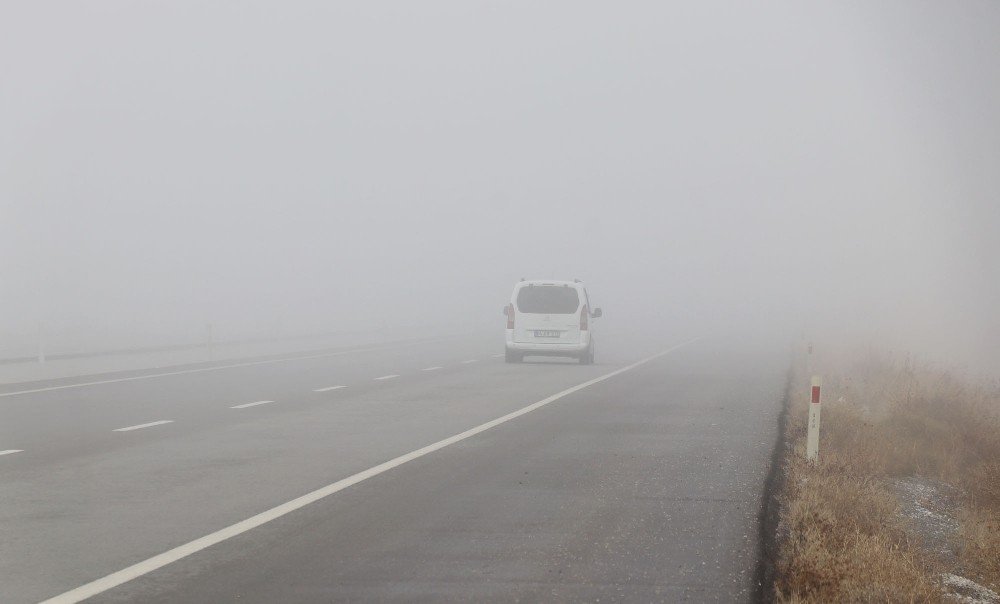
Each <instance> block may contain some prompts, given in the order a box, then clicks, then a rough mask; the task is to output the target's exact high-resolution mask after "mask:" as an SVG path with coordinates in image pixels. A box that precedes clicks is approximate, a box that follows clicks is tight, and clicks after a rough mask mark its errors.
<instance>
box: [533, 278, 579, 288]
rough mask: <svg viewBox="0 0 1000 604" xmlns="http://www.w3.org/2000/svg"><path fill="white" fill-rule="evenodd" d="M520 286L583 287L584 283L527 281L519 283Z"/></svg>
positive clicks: (545, 280) (553, 280) (551, 280)
mask: <svg viewBox="0 0 1000 604" xmlns="http://www.w3.org/2000/svg"><path fill="white" fill-rule="evenodd" d="M518 285H520V286H526V285H564V286H567V287H576V286H580V287H583V281H560V280H558V279H526V280H523V281H521V282H519V283H518Z"/></svg>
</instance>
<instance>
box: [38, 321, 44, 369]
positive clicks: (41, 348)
mask: <svg viewBox="0 0 1000 604" xmlns="http://www.w3.org/2000/svg"><path fill="white" fill-rule="evenodd" d="M38 362H39V363H44V362H45V330H44V329H43V327H42V322H41V321H39V322H38Z"/></svg>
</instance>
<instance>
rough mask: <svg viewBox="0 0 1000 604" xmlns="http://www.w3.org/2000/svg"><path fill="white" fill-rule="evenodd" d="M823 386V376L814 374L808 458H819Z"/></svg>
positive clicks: (811, 393) (814, 459) (808, 434)
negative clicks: (821, 391) (821, 392)
mask: <svg viewBox="0 0 1000 604" xmlns="http://www.w3.org/2000/svg"><path fill="white" fill-rule="evenodd" d="M822 387H823V376H821V375H814V376H812V388H811V392H810V397H809V432H808V433H807V434H806V459H808V460H809V461H816V460H817V459H819V412H820V390H821V389H822Z"/></svg>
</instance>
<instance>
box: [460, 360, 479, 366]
mask: <svg viewBox="0 0 1000 604" xmlns="http://www.w3.org/2000/svg"><path fill="white" fill-rule="evenodd" d="M478 362H479V359H469V360H467V361H462V364H463V365H468V364H469V363H478Z"/></svg>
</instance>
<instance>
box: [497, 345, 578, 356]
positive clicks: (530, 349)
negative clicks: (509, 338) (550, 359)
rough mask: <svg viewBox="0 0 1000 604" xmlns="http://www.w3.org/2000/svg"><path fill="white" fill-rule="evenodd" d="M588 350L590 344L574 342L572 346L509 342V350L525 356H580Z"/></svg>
mask: <svg viewBox="0 0 1000 604" xmlns="http://www.w3.org/2000/svg"><path fill="white" fill-rule="evenodd" d="M588 348H590V342H574V343H572V344H568V343H561V344H556V343H551V344H549V343H535V342H532V343H527V342H507V350H510V351H513V352H520V353H523V354H537V355H552V356H565V355H578V354H582V353H584V352H586V351H587V349H588Z"/></svg>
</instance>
